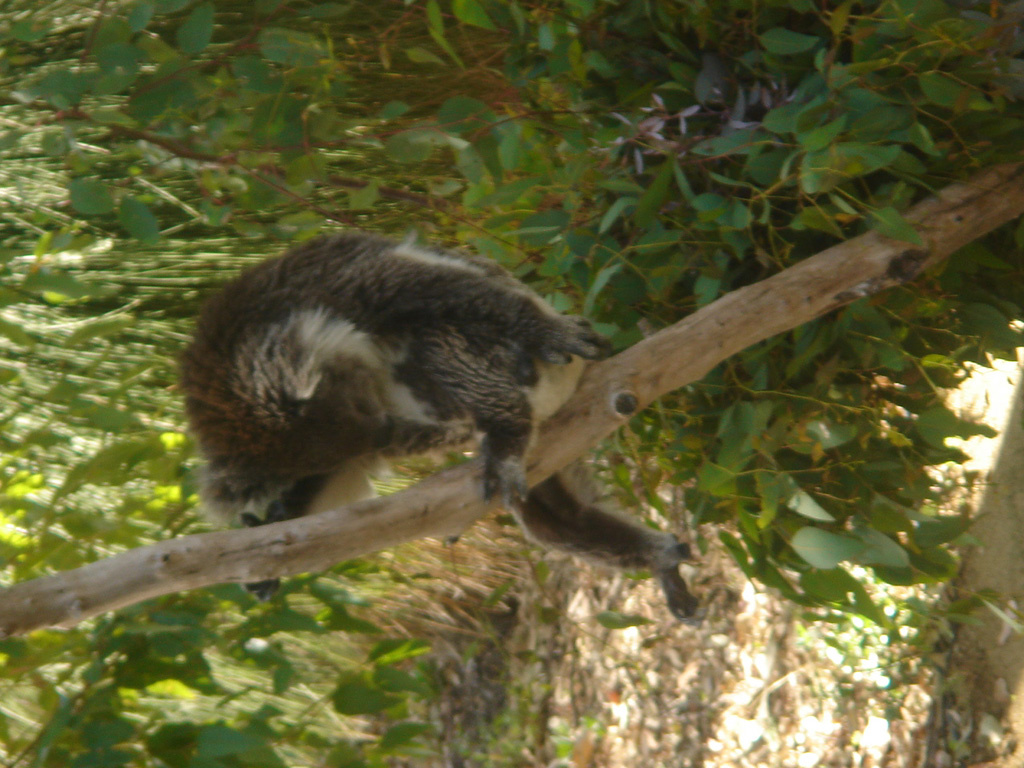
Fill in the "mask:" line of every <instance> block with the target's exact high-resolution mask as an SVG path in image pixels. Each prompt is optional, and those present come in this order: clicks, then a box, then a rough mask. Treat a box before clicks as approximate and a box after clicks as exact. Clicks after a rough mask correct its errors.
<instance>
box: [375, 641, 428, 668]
mask: <svg viewBox="0 0 1024 768" xmlns="http://www.w3.org/2000/svg"><path fill="white" fill-rule="evenodd" d="M429 651H430V643H428V642H427V641H426V640H406V639H404V638H389V639H387V640H381V641H380V642H379V643H377V644H376V645H375V646H373V648H372V649H371V650H370V653H369V654H368V656H367V658H368V660H369V661H372V662H373V663H374V664H378V665H386V664H396V663H398V662H399V661H404V660H405V659H411V658H414V657H416V656H422V655H423V654H424V653H427V652H429Z"/></svg>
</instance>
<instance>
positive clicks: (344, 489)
mask: <svg viewBox="0 0 1024 768" xmlns="http://www.w3.org/2000/svg"><path fill="white" fill-rule="evenodd" d="M378 465H380V466H378ZM378 470H380V471H384V470H385V465H383V463H382V462H380V461H379V460H378V459H376V458H364V459H353V460H350V461H348V462H346V463H345V465H344V466H343V467H342V468H341V469H339V470H338V471H337V472H335V473H334V474H333V475H331V476H330V477H329V478H328V479H327V483H326V484H325V485H324V487H323V488H322V489H321V490H320V492H319V493H318V494H317V495H316V497H315V498H314V499H313V500H312V501H311V502H310V504H309V507H307V508H306V510H305V511H304V513H303V514H306V515H315V514H318V513H320V512H328V511H330V510H332V509H338V508H339V507H343V506H345V505H346V504H352V503H353V502H356V501H362V500H363V499H372V498H373V497H374V496H376V495H377V492H376V490H374V487H373V484H372V483H371V482H370V476H371V475H375V474H378Z"/></svg>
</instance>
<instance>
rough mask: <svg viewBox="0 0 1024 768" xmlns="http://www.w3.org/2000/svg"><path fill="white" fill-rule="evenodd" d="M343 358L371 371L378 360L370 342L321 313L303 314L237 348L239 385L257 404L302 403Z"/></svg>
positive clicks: (349, 325)
mask: <svg viewBox="0 0 1024 768" xmlns="http://www.w3.org/2000/svg"><path fill="white" fill-rule="evenodd" d="M340 356H348V357H355V358H357V359H358V360H359V361H360V362H362V363H364V364H365V365H367V366H370V367H372V368H377V369H381V368H383V367H384V361H383V359H382V357H381V352H380V350H379V349H378V347H377V345H376V344H375V343H374V341H373V339H371V338H370V336H369V335H368V334H366V333H364V332H363V331H360V330H358V329H357V328H356V327H355V326H354V325H352V323H350V322H349V321H347V320H342V319H339V318H334V317H331V315H330V312H329V311H328V310H326V309H303V310H300V311H298V312H295V313H294V314H292V315H291V316H290V317H288V319H286V320H285V321H284V322H282V323H278V324H276V325H272V326H270V327H269V328H267V329H266V330H265V331H264V332H263V333H262V334H261V335H260V336H257V337H255V338H254V339H251V340H249V341H248V342H247V343H245V344H243V345H242V346H241V347H240V348H239V350H238V352H237V354H236V358H235V359H236V363H235V364H236V365H237V366H238V367H239V368H243V367H244V368H245V369H246V370H245V374H244V375H242V376H241V377H240V381H241V382H243V383H244V386H245V387H246V388H247V389H249V390H250V391H251V394H252V395H253V396H254V398H255V399H256V401H257V402H269V401H272V400H273V399H275V396H276V395H278V394H280V393H282V392H284V393H287V394H288V395H289V396H291V397H293V398H295V399H298V400H305V399H308V398H310V397H312V396H313V393H314V392H315V391H316V388H317V386H318V385H319V384H320V379H321V377H322V376H323V368H324V365H325V364H327V363H328V362H329V361H330V360H332V359H334V358H337V357H340Z"/></svg>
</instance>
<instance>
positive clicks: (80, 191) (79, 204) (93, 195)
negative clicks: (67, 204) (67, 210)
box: [68, 179, 114, 216]
mask: <svg viewBox="0 0 1024 768" xmlns="http://www.w3.org/2000/svg"><path fill="white" fill-rule="evenodd" d="M68 191H69V192H70V193H71V207H72V208H74V209H75V210H76V211H78V212H79V213H84V214H85V215H87V216H95V215H99V214H103V213H110V212H111V211H112V210H114V198H113V197H111V196H110V190H109V189H107V185H106V184H104V183H103V182H101V181H97V180H96V179H73V180H72V181H71V183H70V184H68Z"/></svg>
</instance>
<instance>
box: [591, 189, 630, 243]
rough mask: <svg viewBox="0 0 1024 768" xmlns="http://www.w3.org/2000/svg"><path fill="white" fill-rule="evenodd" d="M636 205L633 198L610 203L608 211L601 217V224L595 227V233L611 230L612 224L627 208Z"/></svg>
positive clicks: (622, 198) (623, 198)
mask: <svg viewBox="0 0 1024 768" xmlns="http://www.w3.org/2000/svg"><path fill="white" fill-rule="evenodd" d="M635 204H636V198H635V197H620V198H618V199H617V200H616V201H615V202H614V203H612V204H611V205H610V206H609V207H608V210H607V211H605V212H604V215H603V216H601V223H600V224H598V225H597V231H598V232H600V233H602V234H603V233H605V232H607V231H608V230H609V229H611V227H612V224H614V223H615V220H616V219H618V218H619V216H621V215H622V214H623V212H624V211H625V210H626V209H627V208H632V207H633V206H634V205H635Z"/></svg>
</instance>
